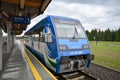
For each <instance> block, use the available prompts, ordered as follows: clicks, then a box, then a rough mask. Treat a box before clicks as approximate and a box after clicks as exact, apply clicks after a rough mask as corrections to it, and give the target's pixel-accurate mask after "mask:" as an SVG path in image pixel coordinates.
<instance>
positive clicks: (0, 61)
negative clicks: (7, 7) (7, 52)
mask: <svg viewBox="0 0 120 80" xmlns="http://www.w3.org/2000/svg"><path fill="white" fill-rule="evenodd" d="M2 39H3V38H2V14H1V11H0V71H1V70H2V66H3V65H2V53H3V51H2V46H3V44H2Z"/></svg>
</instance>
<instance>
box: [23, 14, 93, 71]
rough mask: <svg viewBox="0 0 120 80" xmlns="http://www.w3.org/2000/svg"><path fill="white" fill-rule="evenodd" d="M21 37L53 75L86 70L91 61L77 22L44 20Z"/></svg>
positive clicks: (87, 43) (86, 40)
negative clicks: (53, 72)
mask: <svg viewBox="0 0 120 80" xmlns="http://www.w3.org/2000/svg"><path fill="white" fill-rule="evenodd" d="M25 35H26V36H27V38H26V39H25V44H26V46H27V47H28V48H29V49H30V50H31V51H32V52H33V54H34V55H36V56H38V58H39V59H40V60H41V61H42V62H43V63H44V64H45V65H46V66H47V67H49V68H50V69H52V70H53V71H55V72H56V73H63V72H70V71H76V70H80V69H82V68H84V67H90V65H91V60H93V58H94V55H93V54H92V52H91V49H90V46H89V42H88V38H87V36H86V33H85V30H84V28H83V26H82V25H81V23H80V22H79V20H77V19H72V18H67V17H59V16H47V17H46V18H44V19H43V20H41V21H40V22H38V23H37V24H36V25H35V26H33V27H32V28H31V29H30V30H28V31H27V32H26V33H25Z"/></svg>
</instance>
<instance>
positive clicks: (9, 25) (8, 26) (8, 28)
mask: <svg viewBox="0 0 120 80" xmlns="http://www.w3.org/2000/svg"><path fill="white" fill-rule="evenodd" d="M10 27H11V22H10V21H7V52H10V49H11V46H10V44H11V43H10V32H11V30H10Z"/></svg>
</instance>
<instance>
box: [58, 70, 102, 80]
mask: <svg viewBox="0 0 120 80" xmlns="http://www.w3.org/2000/svg"><path fill="white" fill-rule="evenodd" d="M58 80H100V79H98V78H96V77H94V76H92V75H90V74H87V73H85V72H83V71H80V70H78V71H73V72H67V73H62V74H60V75H59V77H58Z"/></svg>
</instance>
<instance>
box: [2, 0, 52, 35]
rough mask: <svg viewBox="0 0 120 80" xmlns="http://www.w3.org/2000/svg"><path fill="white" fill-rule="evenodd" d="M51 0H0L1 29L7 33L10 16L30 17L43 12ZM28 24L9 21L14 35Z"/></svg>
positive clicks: (19, 32) (20, 32)
mask: <svg viewBox="0 0 120 80" xmlns="http://www.w3.org/2000/svg"><path fill="white" fill-rule="evenodd" d="M50 2H51V0H0V9H1V10H0V11H1V13H2V14H3V17H2V29H3V30H4V32H6V33H7V21H11V16H27V17H30V19H32V18H34V17H36V16H38V15H40V14H43V13H44V11H45V9H46V8H47V7H48V5H49V4H50ZM27 25H28V24H16V23H13V22H12V23H11V30H12V31H13V32H14V34H15V35H20V34H22V32H23V30H26V28H27Z"/></svg>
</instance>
